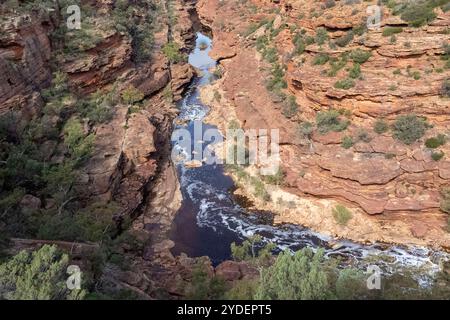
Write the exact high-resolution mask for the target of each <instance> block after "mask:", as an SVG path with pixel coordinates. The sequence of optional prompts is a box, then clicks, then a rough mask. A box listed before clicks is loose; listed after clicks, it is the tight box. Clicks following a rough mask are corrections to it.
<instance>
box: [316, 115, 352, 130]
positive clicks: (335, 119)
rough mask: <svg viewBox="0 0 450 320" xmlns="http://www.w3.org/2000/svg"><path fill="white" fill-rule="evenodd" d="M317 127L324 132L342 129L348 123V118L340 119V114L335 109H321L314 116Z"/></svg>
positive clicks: (345, 127)
mask: <svg viewBox="0 0 450 320" xmlns="http://www.w3.org/2000/svg"><path fill="white" fill-rule="evenodd" d="M316 123H317V129H318V130H319V132H320V133H322V134H325V133H327V132H330V131H335V132H339V131H344V130H345V129H347V127H348V125H349V124H350V121H349V120H341V119H340V114H339V112H338V111H336V110H330V111H321V112H319V113H318V114H317V116H316Z"/></svg>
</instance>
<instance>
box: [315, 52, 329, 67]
mask: <svg viewBox="0 0 450 320" xmlns="http://www.w3.org/2000/svg"><path fill="white" fill-rule="evenodd" d="M329 60H330V56H329V55H328V54H326V53H320V54H318V55H317V56H316V57H315V58H314V61H313V64H314V65H324V64H325V63H327V62H328V61H329Z"/></svg>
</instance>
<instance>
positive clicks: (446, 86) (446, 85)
mask: <svg viewBox="0 0 450 320" xmlns="http://www.w3.org/2000/svg"><path fill="white" fill-rule="evenodd" d="M441 96H443V97H447V98H448V97H450V78H449V79H445V80H444V82H443V83H442V87H441Z"/></svg>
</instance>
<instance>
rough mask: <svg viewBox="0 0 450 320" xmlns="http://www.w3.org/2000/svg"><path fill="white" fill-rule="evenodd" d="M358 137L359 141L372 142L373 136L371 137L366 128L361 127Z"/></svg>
mask: <svg viewBox="0 0 450 320" xmlns="http://www.w3.org/2000/svg"><path fill="white" fill-rule="evenodd" d="M356 138H357V140H358V141H362V142H366V143H367V142H370V141H371V140H372V138H371V137H370V135H369V133H368V132H367V131H366V130H364V129H359V130H358V132H357V133H356Z"/></svg>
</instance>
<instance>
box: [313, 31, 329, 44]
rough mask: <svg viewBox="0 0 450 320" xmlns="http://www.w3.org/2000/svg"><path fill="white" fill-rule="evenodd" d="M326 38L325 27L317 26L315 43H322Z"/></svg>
mask: <svg viewBox="0 0 450 320" xmlns="http://www.w3.org/2000/svg"><path fill="white" fill-rule="evenodd" d="M327 40H328V32H327V30H326V29H325V28H323V27H319V28H317V30H316V43H317V44H318V45H323V44H324V43H325V41H327Z"/></svg>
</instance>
